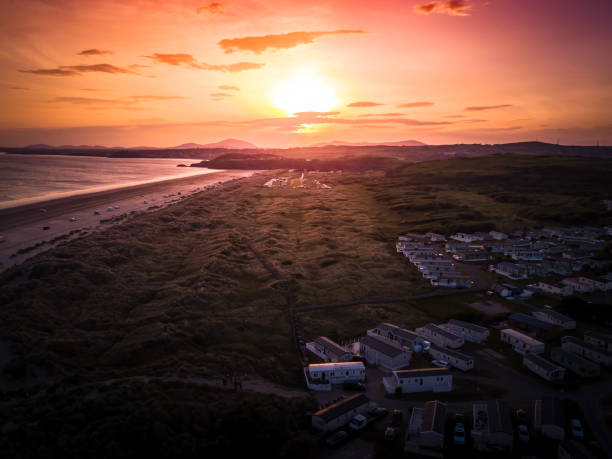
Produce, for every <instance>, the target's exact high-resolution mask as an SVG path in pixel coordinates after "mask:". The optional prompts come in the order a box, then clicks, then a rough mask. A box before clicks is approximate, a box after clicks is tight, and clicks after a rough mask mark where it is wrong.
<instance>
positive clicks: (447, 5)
mask: <svg viewBox="0 0 612 459" xmlns="http://www.w3.org/2000/svg"><path fill="white" fill-rule="evenodd" d="M471 9H472V5H468V4H467V3H466V2H465V1H464V0H450V1H446V2H439V1H434V2H429V3H425V4H423V5H416V6H415V7H414V11H415V12H416V13H419V14H431V13H439V14H449V15H451V16H469V13H470V10H471Z"/></svg>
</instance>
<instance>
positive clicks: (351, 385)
mask: <svg viewBox="0 0 612 459" xmlns="http://www.w3.org/2000/svg"><path fill="white" fill-rule="evenodd" d="M342 388H343V389H344V390H361V391H364V390H366V386H365V384H363V383H360V382H345V383H344V384H342Z"/></svg>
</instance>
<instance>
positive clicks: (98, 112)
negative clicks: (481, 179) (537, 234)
mask: <svg viewBox="0 0 612 459" xmlns="http://www.w3.org/2000/svg"><path fill="white" fill-rule="evenodd" d="M611 23H612V2H611V1H610V0H589V1H585V2H579V1H576V0H556V1H553V0H535V1H534V0H487V1H485V0H469V1H468V0H464V1H461V0H454V1H413V0H378V1H375V2H374V1H360V0H346V1H345V0H328V1H318V0H311V1H308V2H305V1H297V0H290V1H274V0H261V1H259V0H245V1H242V0H240V1H238V0H236V1H229V0H228V1H225V0H220V1H219V2H208V1H204V2H202V1H190V0H189V1H188V0H184V1H180V0H174V1H154V0H148V1H145V0H133V1H127V0H125V1H118V0H114V1H113V0H106V1H94V0H91V1H77V0H39V1H33V0H4V1H2V2H1V3H0V43H1V44H0V101H2V111H0V145H5V146H21V145H28V144H35V143H48V144H52V145H62V144H89V145H94V144H97V145H106V146H116V145H122V146H136V145H147V146H174V145H178V144H181V143H185V142H198V143H208V142H215V141H219V140H221V139H224V138H227V137H233V138H239V139H242V140H246V141H249V142H252V143H254V144H256V145H257V146H260V147H289V146H305V145H310V144H313V143H318V142H322V141H328V140H345V141H353V142H355V141H370V142H371V141H397V140H406V139H416V140H420V141H423V142H425V143H428V144H446V143H499V142H513V141H523V140H536V139H538V140H541V141H547V142H557V141H560V142H561V143H564V144H586V145H592V144H595V142H597V141H599V143H600V144H602V145H603V144H608V145H610V144H612V58H611V57H610V56H611V54H610V53H611V50H612V27H611V26H610V24H611Z"/></svg>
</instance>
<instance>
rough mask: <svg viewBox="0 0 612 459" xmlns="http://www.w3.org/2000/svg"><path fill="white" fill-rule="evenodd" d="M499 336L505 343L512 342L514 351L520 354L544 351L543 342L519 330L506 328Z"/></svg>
mask: <svg viewBox="0 0 612 459" xmlns="http://www.w3.org/2000/svg"><path fill="white" fill-rule="evenodd" d="M499 337H500V339H501V340H502V341H503V342H504V343H508V344H511V345H512V348H513V349H514V351H515V352H518V353H519V354H526V353H528V352H531V353H533V354H542V353H543V352H544V343H543V342H541V341H538V340H537V339H535V338H532V337H531V336H528V335H525V334H524V333H521V332H520V331H518V330H514V329H512V328H506V329H504V330H502V331H501V332H500V334H499Z"/></svg>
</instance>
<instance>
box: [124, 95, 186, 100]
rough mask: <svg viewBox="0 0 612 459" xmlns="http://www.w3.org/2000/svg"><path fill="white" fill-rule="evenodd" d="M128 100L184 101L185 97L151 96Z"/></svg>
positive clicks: (135, 97) (134, 97)
mask: <svg viewBox="0 0 612 459" xmlns="http://www.w3.org/2000/svg"><path fill="white" fill-rule="evenodd" d="M130 98H131V99H134V100H179V99H186V97H182V96H152V95H144V96H130Z"/></svg>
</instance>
